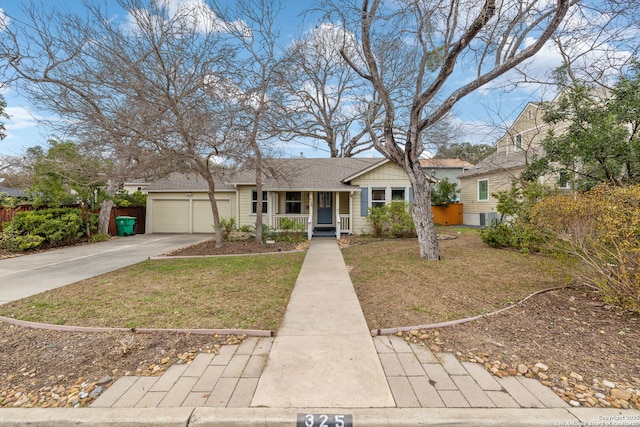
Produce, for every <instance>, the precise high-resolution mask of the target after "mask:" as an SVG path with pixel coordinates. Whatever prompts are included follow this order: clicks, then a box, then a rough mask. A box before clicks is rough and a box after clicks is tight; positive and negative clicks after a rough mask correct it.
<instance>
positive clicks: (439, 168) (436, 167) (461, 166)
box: [420, 159, 473, 190]
mask: <svg viewBox="0 0 640 427" xmlns="http://www.w3.org/2000/svg"><path fill="white" fill-rule="evenodd" d="M420 166H422V169H423V170H424V172H425V173H426V174H427V175H429V176H431V177H433V178H435V179H437V180H438V181H441V180H442V179H444V178H447V179H448V180H449V182H453V183H455V184H456V185H457V187H456V189H458V190H459V189H460V179H459V176H460V175H463V174H465V173H467V171H468V170H469V169H471V168H472V167H473V163H469V162H467V161H465V160H460V159H420Z"/></svg>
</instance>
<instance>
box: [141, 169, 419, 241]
mask: <svg viewBox="0 0 640 427" xmlns="http://www.w3.org/2000/svg"><path fill="white" fill-rule="evenodd" d="M267 170H268V173H267V174H266V175H267V176H265V178H264V179H263V203H262V212H263V215H264V220H263V221H264V224H266V225H268V226H269V227H271V228H272V229H274V230H281V229H282V227H281V226H280V224H281V222H282V220H283V219H285V218H286V219H289V220H291V221H295V222H296V223H297V224H299V226H300V227H301V229H302V230H304V231H305V232H306V233H307V235H308V236H309V237H311V236H312V235H314V233H315V234H317V233H331V235H336V236H337V237H339V236H340V235H341V234H359V233H362V232H365V231H367V229H368V224H367V215H368V212H369V209H370V208H371V207H373V206H379V205H382V204H385V203H390V202H392V201H404V202H408V203H412V202H413V191H412V189H411V184H410V182H409V178H408V176H407V175H406V173H405V172H404V170H402V168H400V167H399V166H397V165H395V164H394V163H392V162H390V161H389V160H387V159H384V158H319V159H312V158H290V159H269V160H268V162H267ZM255 182H256V180H255V171H245V172H239V173H235V174H233V175H230V176H227V177H223V178H221V179H218V180H217V187H216V192H215V197H216V200H217V205H218V211H219V215H220V218H227V219H230V218H234V219H235V222H236V224H237V225H238V226H239V227H241V226H245V225H247V226H251V225H255V219H256V210H257V209H258V206H257V191H256V184H255ZM146 190H147V193H148V196H147V217H146V232H147V233H211V232H213V215H212V213H211V207H210V203H209V199H208V195H207V185H206V183H205V181H204V180H203V179H202V178H201V177H200V176H198V175H197V174H172V175H170V176H168V177H166V178H164V179H161V180H158V181H156V182H153V183H151V184H150V185H149V186H148V187H147V189H146Z"/></svg>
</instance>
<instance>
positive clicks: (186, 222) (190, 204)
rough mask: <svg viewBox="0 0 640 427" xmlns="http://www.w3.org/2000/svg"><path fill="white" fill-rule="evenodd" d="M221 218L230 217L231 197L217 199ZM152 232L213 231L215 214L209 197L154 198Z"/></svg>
mask: <svg viewBox="0 0 640 427" xmlns="http://www.w3.org/2000/svg"><path fill="white" fill-rule="evenodd" d="M217 202H218V212H219V215H220V218H230V217H231V214H232V211H231V199H222V198H220V199H217ZM149 206H150V208H151V227H152V228H151V232H153V233H213V231H214V230H213V214H212V213H211V204H210V203H209V199H206V200H200V199H195V200H194V199H187V200H184V199H183V200H165V199H153V200H152V201H151V203H150V204H149Z"/></svg>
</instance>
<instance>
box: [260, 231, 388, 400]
mask: <svg viewBox="0 0 640 427" xmlns="http://www.w3.org/2000/svg"><path fill="white" fill-rule="evenodd" d="M365 390H366V393H363V391H365ZM251 406H254V407H270V408H305V407H307V408H308V407H316V408H317V407H321V408H339V407H343V408H344V407H346V408H371V407H391V406H395V404H394V401H393V397H392V395H391V390H390V389H389V386H388V384H387V381H386V379H385V376H384V371H383V369H382V365H381V363H380V359H379V358H378V356H377V354H376V349H375V347H374V345H373V341H372V340H371V336H370V333H369V329H368V328H367V323H366V321H365V319H364V315H363V314H362V309H361V308H360V303H359V301H358V298H357V296H356V293H355V290H354V289H353V284H352V283H351V279H350V277H349V273H348V272H347V267H346V265H345V263H344V260H343V258H342V253H341V252H340V249H339V248H338V245H337V243H336V240H335V239H332V238H321V239H318V238H316V239H314V240H313V241H312V243H311V247H310V248H309V251H308V252H307V256H306V257H305V260H304V263H303V265H302V269H301V271H300V274H299V276H298V280H297V281H296V286H295V288H294V290H293V293H292V294H291V299H290V300H289V305H288V306H287V311H286V313H285V316H284V319H283V322H282V325H281V327H280V329H279V330H278V332H277V335H276V339H275V341H274V343H273V347H272V349H271V353H270V354H269V359H268V363H267V367H266V369H265V371H264V372H263V374H262V376H261V377H260V382H259V383H258V388H257V390H256V394H255V396H254V398H253V401H252V403H251Z"/></svg>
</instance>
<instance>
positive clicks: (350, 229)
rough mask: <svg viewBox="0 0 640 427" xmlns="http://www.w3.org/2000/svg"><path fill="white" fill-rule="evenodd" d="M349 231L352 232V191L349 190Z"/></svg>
mask: <svg viewBox="0 0 640 427" xmlns="http://www.w3.org/2000/svg"><path fill="white" fill-rule="evenodd" d="M349 233H351V234H353V191H349Z"/></svg>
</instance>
